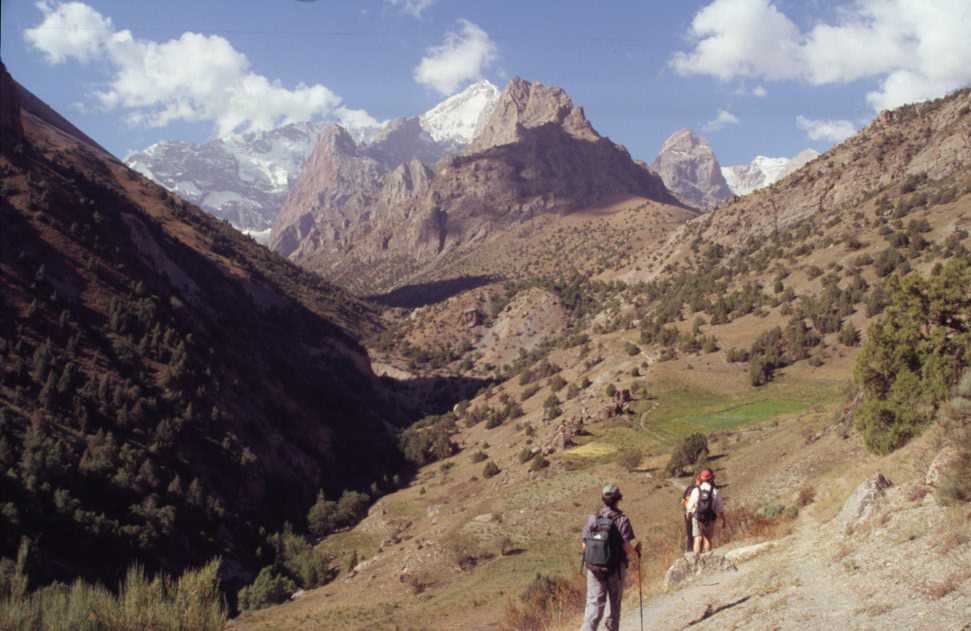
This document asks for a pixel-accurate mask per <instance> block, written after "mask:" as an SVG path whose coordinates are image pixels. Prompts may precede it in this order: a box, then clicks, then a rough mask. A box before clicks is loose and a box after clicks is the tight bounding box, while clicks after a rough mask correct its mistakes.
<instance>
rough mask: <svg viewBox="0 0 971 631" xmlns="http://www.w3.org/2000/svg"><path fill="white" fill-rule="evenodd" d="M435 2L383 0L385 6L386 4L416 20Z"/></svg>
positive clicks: (431, 0)
mask: <svg viewBox="0 0 971 631" xmlns="http://www.w3.org/2000/svg"><path fill="white" fill-rule="evenodd" d="M435 1H436V0H384V2H385V4H388V5H390V6H392V7H394V8H395V9H397V10H398V11H401V12H402V13H407V14H408V15H410V16H412V17H416V18H420V17H421V14H422V13H424V12H425V11H426V10H427V9H428V8H429V7H430V6H432V5H433V4H435Z"/></svg>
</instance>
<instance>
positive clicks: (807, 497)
mask: <svg viewBox="0 0 971 631" xmlns="http://www.w3.org/2000/svg"><path fill="white" fill-rule="evenodd" d="M815 500H816V489H815V488H814V487H812V486H810V485H808V484H807V485H805V486H804V487H802V488H801V489H799V497H798V498H796V505H797V506H799V507H800V508H803V507H806V506H809V505H810V504H812V503H813V502H814V501H815Z"/></svg>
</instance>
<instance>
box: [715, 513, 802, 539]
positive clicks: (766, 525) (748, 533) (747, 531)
mask: <svg viewBox="0 0 971 631" xmlns="http://www.w3.org/2000/svg"><path fill="white" fill-rule="evenodd" d="M792 521H793V518H792V517H787V516H786V515H785V514H784V513H781V514H779V515H778V516H776V517H766V516H765V515H759V514H757V513H756V512H755V510H753V509H752V508H751V507H750V506H740V507H739V508H737V509H735V510H733V511H726V513H725V519H724V521H723V522H722V526H721V530H720V531H719V534H718V543H719V545H724V544H725V543H729V542H732V541H738V540H741V539H778V538H780V537H784V536H786V535H787V534H789V532H791V530H792Z"/></svg>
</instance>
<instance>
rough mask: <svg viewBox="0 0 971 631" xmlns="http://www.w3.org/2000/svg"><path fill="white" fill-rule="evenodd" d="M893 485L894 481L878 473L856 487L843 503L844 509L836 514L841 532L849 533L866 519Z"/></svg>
mask: <svg viewBox="0 0 971 631" xmlns="http://www.w3.org/2000/svg"><path fill="white" fill-rule="evenodd" d="M891 486H893V482H891V481H890V480H888V479H887V478H885V477H884V476H883V474H882V473H878V474H877V475H875V476H874V477H872V478H870V479H869V480H866V481H865V482H863V484H861V485H860V486H858V487H856V490H855V491H853V494H852V495H850V497H849V498H848V499H847V500H846V503H845V504H843V508H842V510H840V513H839V515H837V516H836V525H837V527H838V529H839V531H840V532H842V533H844V534H849V531H850V530H851V529H852V528H853V527H854V526H856V525H857V524H859V523H860V522H863V521H865V520H866V519H867V518H869V517H870V515H872V514H873V513H874V511H876V510H877V508H878V507H879V506H880V505H881V504H882V503H883V501H884V498H885V496H886V493H885V491H886V489H888V488H890V487H891Z"/></svg>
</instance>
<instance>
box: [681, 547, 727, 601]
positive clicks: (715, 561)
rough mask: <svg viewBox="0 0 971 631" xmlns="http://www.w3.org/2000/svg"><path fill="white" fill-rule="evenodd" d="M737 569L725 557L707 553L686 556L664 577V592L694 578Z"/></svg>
mask: <svg viewBox="0 0 971 631" xmlns="http://www.w3.org/2000/svg"><path fill="white" fill-rule="evenodd" d="M737 569H738V568H736V567H735V563H733V562H732V561H731V560H730V559H728V558H727V557H725V556H723V555H721V554H715V553H712V552H709V553H707V554H701V555H699V556H697V557H696V556H695V555H693V554H686V555H684V556H683V557H681V558H679V559H678V560H677V561H675V562H674V563H673V564H672V565H671V567H669V568H668V571H667V573H666V574H665V575H664V591H671V590H674V589H678V588H680V587H681V586H682V585H684V584H685V583H686V582H688V581H689V580H691V579H692V578H694V577H695V576H701V575H702V574H704V575H710V574H717V573H718V572H734V571H736V570H737Z"/></svg>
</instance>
